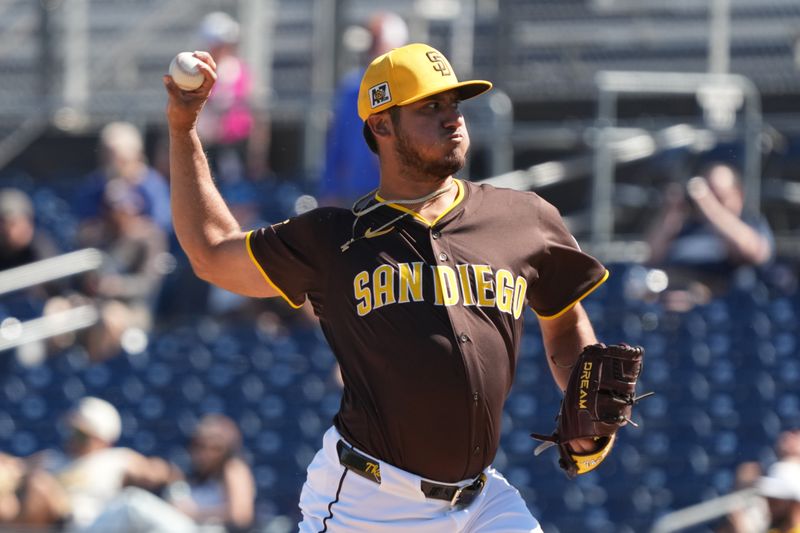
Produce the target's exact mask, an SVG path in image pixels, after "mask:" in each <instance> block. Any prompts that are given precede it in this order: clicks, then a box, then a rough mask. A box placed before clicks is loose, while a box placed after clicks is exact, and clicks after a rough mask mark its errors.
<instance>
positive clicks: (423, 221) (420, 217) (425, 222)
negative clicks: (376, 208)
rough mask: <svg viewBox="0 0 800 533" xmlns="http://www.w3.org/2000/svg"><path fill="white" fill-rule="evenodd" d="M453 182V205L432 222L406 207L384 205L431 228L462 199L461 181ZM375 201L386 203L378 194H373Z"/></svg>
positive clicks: (390, 204) (462, 188)
mask: <svg viewBox="0 0 800 533" xmlns="http://www.w3.org/2000/svg"><path fill="white" fill-rule="evenodd" d="M453 181H455V182H456V186H457V187H458V194H456V197H455V199H454V200H453V203H452V204H450V206H449V207H448V208H447V209H445V210H444V211H442V214H441V215H439V216H438V217H436V219H435V220H434V221H433V222H428V219H426V218H425V217H423V216H422V215H420V214H419V213H417V212H416V211H412V210H411V209H409V208H407V207H404V206H402V205H400V204H392V203H387V204H386V205H388V206H389V207H391V208H393V209H397V210H398V211H402V212H403V213H408V214H409V215H411V216H412V217H414V218H416V219H417V220H419V221H420V222H422V223H423V224H425V225H426V226H428V227H429V228H430V227H433V226H435V225H436V223H437V222H439V220H441V219H442V217H444V216H445V215H446V214H447V213H449V212H450V211H452V210H453V209H454V208H455V207H456V206H457V205H458V204H460V203H461V200H463V199H464V186H463V185H462V184H461V180H459V179H455V178H453ZM375 199H376V200H378V201H379V202H386V200H384V199H383V198H381V196H380V195H379V194H378V193H375Z"/></svg>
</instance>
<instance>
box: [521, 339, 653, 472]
mask: <svg viewBox="0 0 800 533" xmlns="http://www.w3.org/2000/svg"><path fill="white" fill-rule="evenodd" d="M643 356H644V348H642V347H641V346H629V345H627V344H612V345H609V346H606V345H605V344H592V345H590V346H587V347H585V348H584V349H583V351H582V352H581V354H580V355H579V356H578V360H577V361H576V362H575V366H574V367H573V368H572V373H571V374H570V377H569V382H568V384H567V390H566V391H565V393H564V399H563V400H562V401H561V408H560V409H559V413H558V416H557V418H556V431H555V433H553V434H552V435H542V434H538V433H532V434H531V437H533V438H534V439H537V440H541V441H545V442H544V443H543V444H541V445H540V446H539V447H538V448H537V449H536V451H535V454H536V455H539V454H540V453H541V452H542V451H544V450H546V449H547V448H549V447H551V446H553V445H557V446H558V451H559V454H560V455H561V458H560V459H559V462H558V463H559V465H560V466H561V468H563V469H564V470H565V471H566V473H567V477H569V478H573V477H575V476H576V475H577V474H584V473H586V472H589V471H591V470H594V468H596V467H597V465H599V464H600V463H602V462H603V460H604V459H605V458H606V456H607V455H608V454H609V452H610V451H611V447H612V446H613V444H614V438H615V437H616V433H617V430H618V429H619V428H621V427H622V426H624V425H626V424H627V423H628V422H631V423H632V424H633V425H634V426H635V425H636V424H635V423H633V421H631V410H632V408H633V406H634V404H636V403H637V402H638V401H639V400H641V399H642V398H645V397H647V396H650V395H651V394H653V393H648V394H644V395H642V396H639V397H637V396H636V381H637V380H638V379H639V374H640V373H641V371H642V358H643ZM585 438H593V439H595V441H597V445H598V449H597V450H596V451H594V452H591V453H588V454H587V453H583V454H577V453H575V451H573V450H572V449H571V448H570V446H569V441H571V440H574V439H585Z"/></svg>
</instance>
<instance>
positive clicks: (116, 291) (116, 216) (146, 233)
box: [77, 179, 168, 360]
mask: <svg viewBox="0 0 800 533" xmlns="http://www.w3.org/2000/svg"><path fill="white" fill-rule="evenodd" d="M145 206H146V199H145V198H144V197H143V196H142V194H141V192H140V190H139V189H138V188H136V187H134V186H131V185H130V184H129V183H128V182H126V181H124V180H121V179H113V180H111V181H108V182H107V183H106V186H105V189H104V194H103V198H102V208H101V211H100V213H99V215H100V216H99V217H98V218H94V219H91V220H89V221H87V222H86V223H84V224H83V225H82V227H81V228H80V231H79V233H78V237H77V240H78V243H79V245H80V246H81V247H94V248H98V249H100V250H102V251H103V252H105V255H106V256H105V261H104V263H103V267H102V268H101V269H100V270H97V271H94V272H90V273H88V274H86V275H84V276H83V277H82V283H81V287H80V289H81V292H82V293H83V294H84V295H85V296H87V297H89V298H92V299H94V300H95V302H96V303H98V305H99V307H100V310H101V319H100V322H99V325H98V326H97V327H94V328H92V329H90V330H89V331H88V336H87V349H88V351H89V354H90V356H92V357H93V359H95V360H102V359H105V358H107V357H109V356H113V355H115V354H116V352H117V351H118V350H119V341H120V337H121V335H122V334H123V332H124V331H125V330H127V329H128V328H138V329H141V330H143V331H148V330H149V329H150V327H151V325H152V313H153V310H154V308H155V303H156V299H157V297H158V293H159V290H160V288H161V283H162V280H163V277H164V274H165V269H164V266H163V263H162V262H163V261H164V258H165V254H166V252H167V248H168V242H167V236H166V235H165V233H164V231H163V230H162V229H161V228H159V227H158V226H157V225H156V224H155V223H153V221H151V220H150V219H149V218H147V216H146V215H145Z"/></svg>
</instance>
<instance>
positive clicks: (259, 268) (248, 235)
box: [245, 230, 303, 309]
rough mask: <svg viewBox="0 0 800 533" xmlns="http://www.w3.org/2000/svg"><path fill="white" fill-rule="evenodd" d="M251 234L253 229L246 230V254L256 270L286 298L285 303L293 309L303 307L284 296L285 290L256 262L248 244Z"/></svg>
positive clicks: (251, 248)
mask: <svg viewBox="0 0 800 533" xmlns="http://www.w3.org/2000/svg"><path fill="white" fill-rule="evenodd" d="M252 235H253V231H252V230H251V231H248V232H247V238H246V239H245V242H246V243H247V254H248V255H249V256H250V260H251V261H252V262H253V264H254V265H255V266H256V268H257V269H258V271H259V272H261V275H262V276H263V277H264V279H265V280H267V283H269V284H270V286H271V287H272V288H273V289H275V290H276V291H277V292H278V294H280V295H281V297H282V298H283V299H284V300H286V303H288V304H289V305H291V306H292V307H293V308H295V309H300V308H301V307H303V304H300V305H297V304H296V303H294V302H293V301H291V300H290V299H289V297H288V296H286V293H285V292H283V291H282V290H281V288H280V287H278V286H277V285H275V283H273V282H272V280H271V279H269V276H268V275H267V273H266V272H264V269H263V268H261V265H260V264H259V263H258V261H257V260H256V256H255V255H254V254H253V247H252V246H251V244H250V237H251V236H252Z"/></svg>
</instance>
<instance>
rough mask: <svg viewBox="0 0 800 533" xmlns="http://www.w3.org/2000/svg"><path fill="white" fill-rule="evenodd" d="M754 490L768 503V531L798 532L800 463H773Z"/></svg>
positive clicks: (799, 519) (780, 532) (773, 532)
mask: <svg viewBox="0 0 800 533" xmlns="http://www.w3.org/2000/svg"><path fill="white" fill-rule="evenodd" d="M756 490H757V492H758V493H759V494H760V495H761V496H763V497H764V498H766V499H767V503H768V505H769V514H770V529H769V533H800V463H796V462H790V461H779V462H777V463H775V464H774V465H772V466H771V467H770V468H769V470H767V474H766V475H765V476H762V477H761V478H760V479H759V480H758V482H757V483H756Z"/></svg>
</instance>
